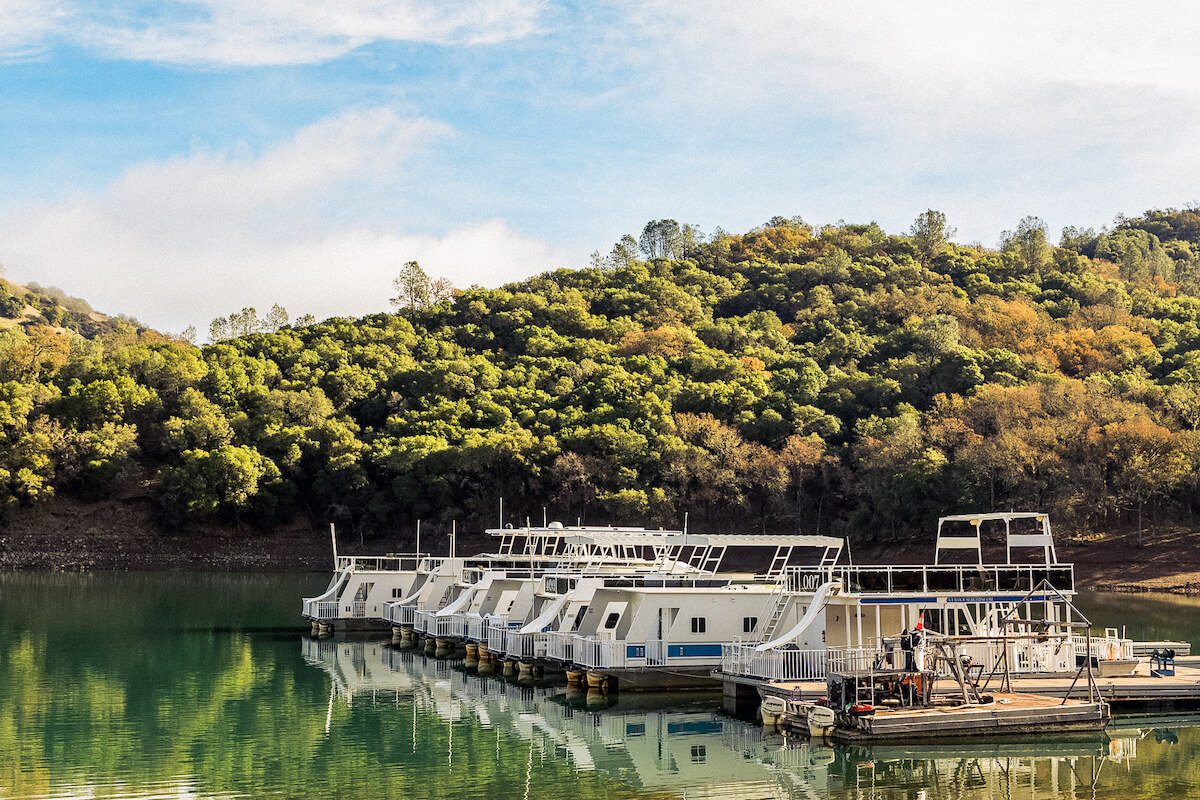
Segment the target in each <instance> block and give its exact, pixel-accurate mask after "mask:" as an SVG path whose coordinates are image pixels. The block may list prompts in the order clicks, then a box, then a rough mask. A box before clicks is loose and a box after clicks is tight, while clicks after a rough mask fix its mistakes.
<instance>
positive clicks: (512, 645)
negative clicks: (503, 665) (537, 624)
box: [488, 631, 551, 659]
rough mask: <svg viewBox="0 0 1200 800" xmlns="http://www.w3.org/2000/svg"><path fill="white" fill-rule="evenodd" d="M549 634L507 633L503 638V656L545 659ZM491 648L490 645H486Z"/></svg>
mask: <svg viewBox="0 0 1200 800" xmlns="http://www.w3.org/2000/svg"><path fill="white" fill-rule="evenodd" d="M550 636H551V635H550V634H548V633H524V632H522V631H509V632H508V634H507V636H506V637H505V643H504V654H505V655H506V656H510V657H512V658H520V659H533V658H546V657H547V653H548V648H549V640H550ZM488 648H489V649H490V648H491V645H490V644H489V645H488Z"/></svg>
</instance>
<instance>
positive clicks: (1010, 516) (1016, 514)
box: [938, 511, 1046, 525]
mask: <svg viewBox="0 0 1200 800" xmlns="http://www.w3.org/2000/svg"><path fill="white" fill-rule="evenodd" d="M1044 516H1046V514H1045V513H1044V512H1042V511H989V512H987V513H986V514H950V515H948V516H945V517H940V518H939V519H938V522H970V523H971V524H972V525H974V524H976V523H979V522H987V521H988V520H997V519H998V520H1003V521H1005V522H1008V521H1009V520H1014V519H1038V520H1040V519H1041V518H1042V517H1044Z"/></svg>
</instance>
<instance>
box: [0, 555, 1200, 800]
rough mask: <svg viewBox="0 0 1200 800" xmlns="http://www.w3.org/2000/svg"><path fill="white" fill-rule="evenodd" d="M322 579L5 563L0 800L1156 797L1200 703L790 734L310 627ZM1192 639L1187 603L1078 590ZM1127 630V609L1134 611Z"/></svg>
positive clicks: (1111, 609) (1120, 617) (1198, 778)
mask: <svg viewBox="0 0 1200 800" xmlns="http://www.w3.org/2000/svg"><path fill="white" fill-rule="evenodd" d="M323 585H324V579H323V578H322V577H321V576H264V577H250V576H229V575H187V574H185V575H177V574H171V575H161V574H151V575H124V574H112V575H109V574H101V575H82V576H80V575H37V574H3V575H0V798H10V797H11V798H51V797H53V798H59V797H79V798H85V797H86V798H117V797H120V798H167V797H172V798H176V797H188V798H212V797H264V796H275V797H279V796H282V797H337V798H360V797H361V798H425V797H429V798H464V799H465V798H483V797H488V798H496V799H498V800H502V799H503V798H573V799H575V800H589V799H590V798H624V797H646V798H674V797H680V798H682V797H688V798H698V797H712V798H718V797H719V798H728V797H738V798H758V797H762V798H791V797H795V798H802V797H807V798H812V797H814V796H815V797H831V798H879V799H880V800H882V799H884V798H917V797H920V798H927V799H928V800H949V799H950V798H994V797H1022V798H1040V797H1046V798H1050V797H1097V798H1162V797H1187V796H1197V795H1200V759H1198V758H1197V756H1198V755H1200V727H1195V726H1193V722H1197V723H1200V718H1197V719H1196V720H1193V719H1192V718H1188V717H1182V718H1179V717H1177V718H1127V719H1120V720H1117V722H1116V724H1114V725H1113V726H1112V728H1110V730H1109V731H1108V733H1107V734H1105V735H1101V736H1093V737H1085V738H1083V739H1077V740H1071V741H1068V740H1060V739H1037V740H1032V741H1029V742H1015V743H1004V744H996V743H981V744H969V743H964V744H962V745H941V746H937V747H913V748H907V749H902V748H895V747H891V748H882V747H880V748H838V749H831V748H827V747H823V746H810V745H808V744H806V743H803V742H792V741H785V740H784V739H783V738H781V737H779V736H777V735H771V734H764V733H763V731H762V729H761V728H759V727H757V726H755V725H752V724H748V723H745V722H741V721H738V720H734V719H731V718H729V717H725V716H723V715H721V714H719V713H717V711H716V708H717V706H718V704H719V701H718V699H717V697H715V696H713V695H707V696H697V697H694V698H691V699H688V700H686V701H685V700H683V699H682V698H680V697H678V696H674V697H653V696H638V695H627V696H623V697H620V698H619V699H618V700H617V701H616V703H615V705H614V704H613V703H612V701H611V699H609V698H605V697H602V696H598V695H597V696H592V697H590V698H589V697H588V696H586V695H581V694H572V695H568V694H567V693H566V690H565V689H564V688H562V687H523V686H518V685H514V684H511V683H508V682H506V681H504V680H502V679H499V678H495V677H489V678H483V677H479V676H477V675H475V674H469V673H468V672H466V671H464V670H463V669H462V667H461V665H460V664H457V663H453V662H447V661H436V660H434V659H432V658H426V657H425V656H422V655H417V654H413V653H406V652H402V651H398V650H393V649H392V648H391V647H389V646H385V645H384V644H383V643H382V642H377V641H340V640H329V641H320V642H318V641H313V640H310V639H309V638H308V637H307V636H306V635H304V631H305V628H304V626H302V625H301V624H300V623H301V620H300V619H299V607H300V604H299V600H300V598H301V597H302V596H304V595H306V594H313V593H316V592H317V591H318V590H319V589H320V588H322V587H323ZM1080 605H1081V607H1082V608H1083V610H1084V612H1085V613H1088V614H1089V616H1090V617H1091V618H1092V619H1093V621H1094V622H1096V623H1097V624H1100V625H1105V624H1121V623H1122V622H1123V623H1124V624H1126V625H1127V632H1128V633H1130V634H1131V635H1136V636H1137V637H1138V638H1148V637H1150V636H1154V637H1163V638H1190V639H1191V640H1192V641H1196V639H1197V634H1198V633H1200V625H1197V623H1196V622H1195V620H1196V617H1197V615H1196V614H1195V613H1194V612H1195V610H1196V608H1197V604H1195V603H1191V602H1189V601H1186V600H1173V599H1169V598H1168V599H1162V598H1149V597H1134V598H1130V597H1114V596H1104V595H1100V596H1088V597H1085V598H1083V599H1082V600H1081V603H1080ZM1135 624H1136V625H1137V626H1138V627H1136V628H1135V627H1134V626H1135Z"/></svg>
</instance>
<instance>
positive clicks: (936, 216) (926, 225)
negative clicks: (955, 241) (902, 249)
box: [908, 208, 957, 264]
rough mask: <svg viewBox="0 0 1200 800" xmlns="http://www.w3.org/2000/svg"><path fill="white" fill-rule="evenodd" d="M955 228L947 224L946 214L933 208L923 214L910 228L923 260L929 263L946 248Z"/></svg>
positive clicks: (910, 233)
mask: <svg viewBox="0 0 1200 800" xmlns="http://www.w3.org/2000/svg"><path fill="white" fill-rule="evenodd" d="M956 232H957V231H955V229H954V228H952V227H951V226H949V225H947V224H946V215H945V214H943V213H942V212H941V211H934V210H933V209H932V208H931V209H929V210H927V211H926V212H925V213H923V214H921V215H920V216H919V217H917V218H916V220H915V221H914V222H913V224H912V227H910V228H909V229H908V233H909V235H910V236H911V237H912V239H913V244H915V245H916V246H917V252H918V253H920V255H921V261H922V262H923V263H925V264H929V263H931V262H932V261H933V259H934V258H935V257H936V256H938V255H940V254H941V253H942V251H943V250H945V249H946V245H948V244H949V243H950V240H951V239H952V238H954V234H955V233H956Z"/></svg>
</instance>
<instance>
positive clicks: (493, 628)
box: [487, 624, 516, 656]
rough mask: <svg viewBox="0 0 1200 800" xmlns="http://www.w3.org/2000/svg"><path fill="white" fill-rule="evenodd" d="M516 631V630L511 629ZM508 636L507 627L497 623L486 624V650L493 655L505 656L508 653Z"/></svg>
mask: <svg viewBox="0 0 1200 800" xmlns="http://www.w3.org/2000/svg"><path fill="white" fill-rule="evenodd" d="M513 633H516V631H513ZM508 638H509V631H508V629H507V628H502V627H500V626H499V625H492V624H489V625H488V626H487V646H488V651H489V652H491V653H492V654H493V655H497V656H506V655H508V649H509V644H508Z"/></svg>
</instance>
